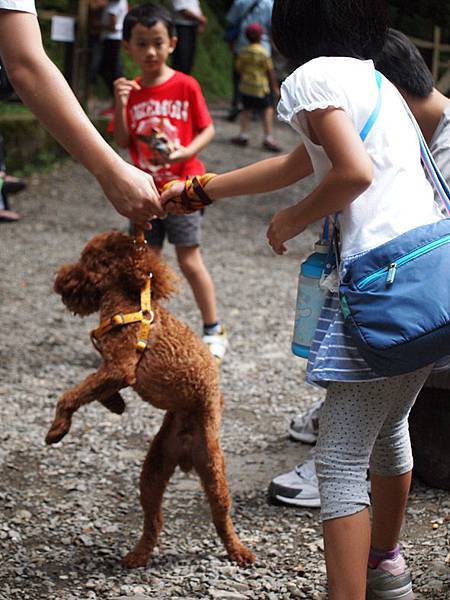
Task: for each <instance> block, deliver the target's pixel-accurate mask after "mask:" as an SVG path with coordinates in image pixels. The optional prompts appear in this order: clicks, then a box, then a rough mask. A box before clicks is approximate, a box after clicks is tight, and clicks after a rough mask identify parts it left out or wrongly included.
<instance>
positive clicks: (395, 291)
mask: <svg viewBox="0 0 450 600" xmlns="http://www.w3.org/2000/svg"><path fill="white" fill-rule="evenodd" d="M408 112H409V110H408ZM410 116H411V119H412V121H413V123H414V126H415V128H416V131H417V134H418V136H419V140H420V148H421V156H422V161H423V163H424V166H425V168H426V170H427V171H428V173H429V175H430V177H431V180H432V181H433V184H434V186H435V188H436V191H437V192H438V195H439V197H440V198H441V200H442V202H443V203H444V205H445V207H446V209H447V212H448V213H449V214H450V189H449V187H448V185H447V183H446V182H445V180H444V178H443V176H442V174H441V173H440V171H439V169H438V167H437V165H436V163H435V162H434V159H433V157H432V155H431V153H430V150H429V149H428V147H427V145H426V143H425V140H424V138H423V135H422V132H421V131H420V128H419V126H418V125H417V123H416V122H415V120H414V118H413V117H412V115H411V113H410ZM375 118H376V116H375ZM374 120H375V119H374ZM339 297H340V303H341V308H342V312H343V314H344V319H345V326H346V328H347V330H348V332H349V333H350V334H351V337H352V339H353V341H354V342H355V344H356V346H357V347H358V349H359V352H360V353H361V356H362V357H363V358H364V359H365V360H366V362H367V364H368V365H369V366H370V367H371V368H372V369H373V371H375V373H377V374H379V375H380V376H383V377H390V376H394V375H400V374H402V373H408V372H411V371H414V370H416V369H419V368H421V367H424V366H426V365H429V364H431V363H433V362H435V361H437V360H438V359H440V358H442V357H444V356H446V355H450V219H448V218H446V219H442V220H441V221H438V222H436V223H432V224H431V225H423V226H420V227H417V228H415V229H412V230H410V231H407V232H406V233H403V234H402V235H399V236H397V237H396V238H394V239H393V240H390V241H389V242H386V243H385V244H382V245H381V246H378V247H376V248H374V249H373V250H370V251H369V252H367V253H365V254H363V255H362V256H360V257H359V258H357V259H356V260H355V261H354V262H352V263H351V264H350V266H349V270H348V272H347V273H346V274H345V276H344V279H343V280H342V281H341V282H340V286H339Z"/></svg>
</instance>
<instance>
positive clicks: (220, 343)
mask: <svg viewBox="0 0 450 600" xmlns="http://www.w3.org/2000/svg"><path fill="white" fill-rule="evenodd" d="M202 340H203V341H204V343H205V344H206V345H207V346H208V348H209V351H210V352H211V354H212V355H213V356H214V358H215V359H216V360H217V362H218V363H221V362H222V361H223V357H224V356H225V353H226V351H227V348H228V334H227V332H226V329H225V327H224V326H223V325H221V328H220V331H218V332H217V333H211V334H206V333H205V334H204V336H203V337H202Z"/></svg>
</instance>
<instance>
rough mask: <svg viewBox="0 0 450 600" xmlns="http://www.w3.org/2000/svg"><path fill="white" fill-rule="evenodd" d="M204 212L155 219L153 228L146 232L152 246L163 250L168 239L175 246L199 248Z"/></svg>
mask: <svg viewBox="0 0 450 600" xmlns="http://www.w3.org/2000/svg"><path fill="white" fill-rule="evenodd" d="M202 216H203V215H202V212H201V211H197V212H195V213H192V214H191V215H168V216H167V217H166V218H165V219H153V221H152V228H151V229H150V230H147V231H146V232H145V239H146V240H147V243H148V244H149V245H150V246H158V247H160V248H162V246H163V244H164V240H165V238H166V237H167V239H168V241H169V243H170V244H173V245H174V246H199V245H200V242H201V223H202Z"/></svg>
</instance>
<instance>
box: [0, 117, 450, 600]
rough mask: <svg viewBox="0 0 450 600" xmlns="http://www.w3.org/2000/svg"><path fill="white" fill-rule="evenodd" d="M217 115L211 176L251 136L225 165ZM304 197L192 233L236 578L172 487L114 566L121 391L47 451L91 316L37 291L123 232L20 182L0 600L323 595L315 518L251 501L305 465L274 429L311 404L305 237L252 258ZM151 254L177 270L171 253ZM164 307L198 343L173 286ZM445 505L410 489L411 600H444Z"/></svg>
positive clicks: (11, 283)
mask: <svg viewBox="0 0 450 600" xmlns="http://www.w3.org/2000/svg"><path fill="white" fill-rule="evenodd" d="M215 116H216V117H217V127H218V134H217V137H216V139H215V141H214V143H213V144H211V146H210V147H209V148H208V150H207V152H206V153H205V157H204V158H205V160H206V162H207V165H208V168H209V169H210V170H218V171H222V170H225V169H229V168H232V167H235V166H239V165H243V164H246V163H248V162H252V161H253V160H256V159H258V158H260V157H261V156H262V153H261V151H260V149H259V143H260V139H259V138H260V132H259V130H258V131H257V135H255V141H254V145H253V146H252V147H249V148H246V149H243V150H242V149H239V150H236V149H235V148H233V147H232V146H230V145H229V144H228V141H227V140H228V139H229V137H231V135H232V134H233V133H235V130H236V126H234V125H230V124H228V123H226V122H224V121H223V120H221V118H220V117H221V112H220V111H219V110H217V111H216V113H215ZM256 127H257V125H256V124H254V128H255V131H256ZM277 134H278V136H279V138H280V140H281V141H282V142H283V144H284V145H285V147H286V148H289V147H291V146H292V144H293V143H295V137H294V135H293V133H292V132H291V131H290V130H288V129H287V128H284V127H281V126H278V128H277ZM301 193H304V189H303V190H302V187H301V186H298V188H297V189H296V190H294V191H292V190H289V191H284V192H281V193H277V194H270V195H267V196H265V197H260V198H258V199H253V200H252V201H251V202H240V201H238V200H231V201H224V202H222V203H219V204H218V205H217V206H214V207H212V208H210V209H208V211H207V216H206V218H205V221H204V247H205V252H204V254H205V260H206V262H207V264H208V265H209V267H210V269H211V272H212V274H213V277H214V280H215V283H216V286H217V293H218V299H219V305H220V312H221V316H222V317H223V320H224V321H225V323H226V324H227V327H228V328H229V330H230V333H231V350H230V352H229V355H228V356H227V358H226V361H225V363H224V365H223V390H224V392H225V397H226V410H225V414H224V420H223V435H222V439H223V446H224V449H225V453H226V459H227V464H228V475H229V482H230V486H231V490H232V494H233V499H234V513H235V516H234V518H235V523H236V526H237V529H238V531H239V533H240V535H241V537H242V539H243V541H244V542H245V543H247V544H248V545H249V546H250V547H251V548H252V549H253V550H254V551H255V552H256V554H257V557H258V562H257V564H256V565H255V566H254V567H251V568H247V569H239V568H238V567H236V566H235V565H233V564H232V563H230V562H229V561H228V560H227V559H226V557H225V554H224V550H223V547H222V545H221V544H220V543H219V542H218V539H217V537H216V534H215V532H214V530H213V527H212V525H211V522H210V519H209V514H208V507H207V505H206V503H205V500H204V497H203V494H202V493H201V490H200V487H199V485H198V482H197V480H196V479H195V477H193V476H185V475H183V474H181V473H177V474H176V476H175V477H174V479H173V480H172V482H171V484H170V486H169V490H168V493H167V494H166V498H165V526H164V529H163V533H162V536H161V540H160V544H159V547H158V548H157V550H156V553H155V555H154V559H153V560H152V561H151V563H150V564H149V567H148V568H147V569H138V570H135V571H131V572H130V571H126V570H125V569H123V568H122V567H121V566H120V562H119V561H120V557H121V556H122V555H123V554H125V552H126V551H127V550H128V549H130V547H131V546H132V545H133V543H134V541H135V540H136V539H137V536H138V534H139V531H140V527H141V521H142V517H141V510H140V505H139V500H138V476H139V472H140V467H141V464H142V461H143V458H144V455H145V452H146V449H147V446H148V442H149V440H150V439H151V437H152V435H153V434H154V433H155V431H157V429H158V427H159V424H160V421H161V416H162V415H161V414H160V412H158V411H157V410H156V409H153V408H152V407H150V406H148V405H145V404H144V403H142V402H141V401H140V400H139V399H138V398H137V397H135V396H133V394H132V393H130V392H126V397H127V399H128V400H129V403H128V409H127V411H126V413H125V414H124V415H123V416H122V417H118V416H116V415H113V414H111V413H109V412H106V411H105V410H104V409H103V408H102V407H101V406H99V405H98V404H93V405H91V406H89V407H86V408H85V409H83V410H81V411H80V412H79V413H78V414H77V415H76V418H75V420H74V425H73V427H72V430H71V432H70V434H69V435H68V436H67V438H66V439H64V441H63V442H61V443H60V444H58V445H57V446H55V447H50V448H49V447H46V446H45V444H44V436H45V433H46V430H47V427H48V425H49V424H50V422H51V418H52V414H53V409H54V405H55V402H56V399H57V397H58V395H59V394H60V393H61V392H62V391H63V390H64V389H66V388H67V387H69V386H71V385H73V384H74V383H75V382H78V381H80V380H81V379H82V378H83V377H84V376H85V375H86V374H87V373H88V372H89V371H91V370H92V369H93V368H95V366H96V364H97V361H98V359H97V355H96V353H95V351H94V350H93V348H92V347H91V345H90V343H89V338H88V332H89V330H90V329H91V328H92V327H94V326H95V325H96V323H97V320H96V318H95V317H93V318H90V319H86V320H85V321H80V320H79V319H77V318H75V317H72V316H71V315H70V314H69V313H68V312H66V311H65V309H64V308H63V306H62V303H61V302H60V300H59V298H58V297H57V296H56V295H55V294H53V293H52V278H53V274H54V272H55V270H56V268H57V267H58V266H59V265H60V264H61V263H62V262H66V261H73V260H74V259H76V257H77V256H78V254H79V251H80V250H81V248H82V247H83V246H84V244H85V242H86V241H87V240H88V239H89V238H90V237H91V236H92V235H93V234H95V233H97V232H98V231H102V230H107V229H109V228H123V227H124V226H125V223H124V221H123V220H122V219H121V218H120V217H119V216H118V215H117V214H115V213H114V212H113V210H112V209H111V208H110V207H109V205H108V203H107V202H106V201H105V200H104V199H103V198H102V196H101V194H100V192H99V190H98V188H97V186H96V185H95V183H94V181H93V179H92V178H91V177H90V176H89V175H88V173H87V172H86V171H84V170H83V169H82V168H80V167H79V166H78V165H74V164H73V163H67V164H66V165H64V166H63V167H60V168H56V169H55V170H54V171H53V172H52V173H50V174H47V175H40V176H34V177H33V178H31V180H30V181H29V188H28V190H27V191H26V192H25V193H23V194H22V195H21V196H19V197H17V198H16V199H14V208H16V209H17V210H20V211H22V212H23V213H24V214H25V215H26V217H25V218H24V220H23V221H21V222H20V223H18V224H15V225H5V224H1V225H0V235H1V262H2V266H3V271H2V285H1V290H0V306H1V311H2V323H3V327H2V328H1V330H0V401H1V404H0V406H1V421H0V442H1V443H0V468H1V485H0V511H1V519H0V554H1V557H2V559H1V561H0V599H1V600H16V599H17V600H19V599H20V600H25V599H32V600H38V599H39V600H40V599H46V600H47V599H49V600H72V599H76V598H78V599H82V600H94V599H105V600H106V599H108V600H109V599H111V600H119V599H125V598H128V599H130V600H131V599H134V600H144V599H149V598H157V599H171V600H174V599H176V598H188V599H190V598H205V599H209V598H212V599H214V598H220V599H224V600H225V599H229V600H244V599H247V598H254V599H258V600H259V599H264V600H278V599H280V600H284V599H288V598H307V599H309V600H314V599H321V598H325V597H326V594H325V574H324V573H325V569H324V561H323V542H322V538H321V534H320V526H319V523H318V511H317V510H301V509H288V508H283V507H276V506H270V505H268V504H267V502H266V497H265V496H266V489H267V485H268V483H269V481H270V479H271V478H272V477H273V476H274V475H275V474H278V473H281V472H283V471H285V470H287V469H290V468H292V467H293V465H294V464H295V462H297V461H299V460H301V459H302V458H304V457H305V456H306V454H307V452H308V450H309V448H308V447H307V446H303V445H301V444H295V443H294V442H290V441H289V440H288V439H287V435H286V429H287V427H286V426H287V423H288V421H289V419H290V418H291V417H292V416H293V415H295V414H296V413H297V412H299V411H301V410H302V409H304V408H306V407H307V406H309V405H310V403H311V402H312V401H313V400H314V399H317V398H318V397H319V396H320V391H317V390H315V389H313V388H311V387H309V386H306V385H305V384H303V383H302V380H303V370H304V364H303V361H300V360H299V359H296V358H295V357H293V356H292V355H291V354H290V351H289V345H290V335H291V328H292V320H293V305H294V301H295V298H294V296H295V287H296V277H297V275H296V272H297V269H298V264H299V262H300V260H301V259H302V258H303V257H304V256H305V255H306V254H308V253H309V251H310V249H311V244H312V242H313V241H314V238H315V235H314V231H308V232H306V233H305V234H304V235H303V236H301V238H300V239H298V240H295V241H294V242H293V243H291V244H290V251H289V253H288V255H287V256H285V257H282V258H280V257H277V256H274V255H273V254H272V253H271V251H270V249H269V247H268V245H267V244H266V242H265V230H266V226H267V223H268V220H269V218H270V215H271V214H272V213H273V212H274V211H275V209H277V208H278V207H281V206H283V205H286V204H289V202H291V201H292V199H293V198H295V197H297V196H298V195H300V194H301ZM166 256H167V257H168V260H169V262H171V263H172V264H174V254H173V250H172V249H171V248H169V249H168V250H167V253H166ZM170 306H171V308H172V309H173V310H174V311H175V312H176V313H177V314H178V315H180V316H181V317H182V318H183V319H185V320H187V321H188V322H189V323H190V324H191V325H192V326H193V327H194V328H196V329H197V330H198V329H199V326H200V319H199V316H198V312H197V310H196V307H195V305H194V303H193V300H192V297H191V293H190V290H189V289H188V287H187V286H186V285H184V286H183V288H182V293H181V294H180V296H179V297H177V298H176V299H175V300H173V301H172V302H171V305H170ZM449 507H450V500H449V495H448V493H446V492H443V491H439V490H433V489H427V488H425V487H424V486H422V485H421V484H420V483H418V482H415V483H414V489H413V493H412V496H411V501H410V504H409V508H408V522H407V526H406V528H405V533H404V550H405V554H406V556H407V558H408V560H409V561H410V562H411V564H412V565H413V572H414V580H415V587H416V590H417V592H418V593H417V598H418V599H422V598H423V599H426V600H429V599H437V600H439V599H444V598H448V597H449V594H450V591H449V587H448V579H446V578H448V565H449V554H448V551H449V549H448V531H447V528H448V514H449ZM446 515H447V516H446Z"/></svg>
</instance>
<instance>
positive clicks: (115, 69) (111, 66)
mask: <svg viewBox="0 0 450 600" xmlns="http://www.w3.org/2000/svg"><path fill="white" fill-rule="evenodd" d="M120 46H121V41H120V40H104V42H103V59H102V71H101V73H102V77H103V80H104V82H105V84H106V86H107V88H108V90H109V93H110V94H111V97H113V98H114V81H115V80H116V79H118V78H119V77H121V76H122V73H123V70H122V63H121V60H120Z"/></svg>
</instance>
